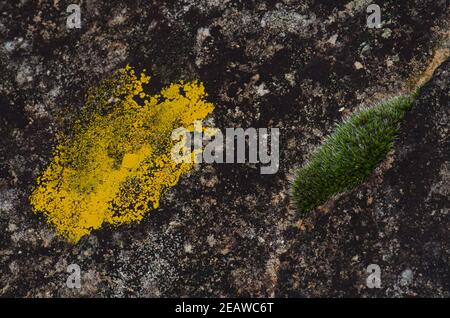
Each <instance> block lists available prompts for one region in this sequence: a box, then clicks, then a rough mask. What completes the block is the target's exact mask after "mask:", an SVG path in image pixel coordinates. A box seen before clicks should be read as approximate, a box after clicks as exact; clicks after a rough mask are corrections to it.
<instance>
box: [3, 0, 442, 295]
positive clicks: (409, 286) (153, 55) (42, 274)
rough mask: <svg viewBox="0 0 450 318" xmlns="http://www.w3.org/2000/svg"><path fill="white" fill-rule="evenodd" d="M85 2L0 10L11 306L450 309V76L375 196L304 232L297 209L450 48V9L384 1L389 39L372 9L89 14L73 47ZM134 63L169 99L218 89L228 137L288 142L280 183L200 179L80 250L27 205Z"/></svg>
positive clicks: (168, 9) (428, 2)
mask: <svg viewBox="0 0 450 318" xmlns="http://www.w3.org/2000/svg"><path fill="white" fill-rule="evenodd" d="M71 2H72V1H31V0H28V1H0V10H1V15H0V69H1V70H2V72H1V73H0V296H16V297H23V296H26V297H35V296H39V297H49V296H69V297H76V296H140V297H144V296H369V297H370V296H409V295H419V296H449V293H450V286H449V281H450V280H449V268H450V267H449V255H450V254H449V253H450V252H449V238H450V237H449V231H450V230H449V215H448V196H449V169H450V168H449V160H448V150H449V147H448V127H447V126H448V81H449V76H448V63H446V64H445V65H443V66H441V68H440V70H439V71H438V72H437V73H436V74H435V76H434V78H433V79H432V81H431V82H430V83H429V84H427V85H426V86H425V87H424V89H423V91H422V93H421V95H420V98H419V100H418V101H417V103H416V104H415V105H414V108H413V110H412V111H411V112H410V113H409V114H408V116H407V118H406V120H405V122H404V124H403V125H402V128H401V131H402V133H401V135H400V136H399V139H398V141H397V143H396V148H395V152H394V154H393V155H392V156H390V157H389V158H388V159H387V160H386V161H385V162H383V164H382V165H381V166H380V167H379V169H377V171H376V172H375V173H374V175H373V176H372V177H371V178H369V180H367V181H366V182H365V183H364V184H362V185H361V186H360V187H358V188H357V189H355V190H354V191H351V192H350V193H347V194H344V195H342V196H340V197H339V198H335V200H332V201H330V202H329V203H327V204H326V205H325V206H324V207H322V208H320V209H317V210H316V211H313V212H311V214H309V215H307V216H306V217H303V218H302V219H300V218H299V217H298V216H296V214H295V211H293V210H292V208H291V206H290V202H289V178H290V176H291V175H292V171H293V170H294V169H295V168H296V167H299V166H300V165H301V164H302V163H304V161H305V160H306V158H307V155H308V154H309V153H310V152H311V151H312V150H313V149H314V148H315V147H317V146H318V145H319V144H320V142H321V141H322V140H323V138H324V137H325V136H326V135H328V134H329V133H330V132H331V131H332V129H333V126H334V124H335V123H336V122H338V121H340V120H342V118H343V117H345V116H346V115H348V114H349V113H351V112H352V111H354V110H356V109H357V108H358V107H359V106H360V105H362V104H372V103H374V102H377V101H379V100H381V99H383V98H386V97H388V96H392V95H395V94H398V93H400V92H405V91H407V90H408V89H409V88H410V86H411V83H413V82H414V80H415V78H416V77H417V75H418V74H419V73H420V72H421V71H422V70H424V69H425V68H426V65H427V64H428V62H429V61H430V59H431V56H432V54H433V50H434V48H436V47H437V46H445V45H447V46H448V43H447V42H446V41H445V40H442V39H445V32H447V34H448V21H449V10H448V3H447V2H446V1H436V0H425V1H424V0H414V1H408V2H404V1H395V0H392V1H379V4H380V6H381V9H382V20H383V21H384V24H383V27H382V28H381V29H367V28H366V27H365V19H366V11H365V9H366V6H367V4H368V3H370V1H347V0H340V1H314V0H305V1H288V0H286V1H281V0H280V1H266V2H264V3H263V2H262V1H248V0H240V1H227V0H222V1H212V0H211V1H201V0H199V1H160V0H157V1H130V2H129V3H130V4H127V3H128V2H127V3H125V2H119V1H117V2H116V1H102V2H101V3H100V1H85V2H84V4H83V6H82V28H81V29H80V30H67V29H66V27H65V25H66V16H67V14H66V13H65V11H66V6H67V5H68V4H69V3H71ZM131 3H132V4H131ZM126 63H129V64H130V65H133V66H135V67H136V68H138V69H139V68H146V69H153V70H154V72H153V73H154V75H155V76H154V79H153V85H154V86H153V87H154V90H155V92H156V91H159V89H160V87H161V86H163V85H166V84H168V83H170V82H173V81H178V80H180V79H185V80H190V79H199V80H201V81H203V82H204V83H205V86H206V90H207V91H208V93H209V99H210V101H212V102H213V103H214V104H215V105H216V110H215V112H214V114H213V116H212V121H213V123H214V124H215V126H217V127H218V128H225V127H244V128H245V127H279V128H280V132H281V149H280V155H281V158H280V170H279V172H278V173H277V174H275V175H265V176H262V175H260V174H259V167H257V166H254V165H245V164H241V165H217V164H216V165H201V166H199V168H198V169H197V170H196V171H194V172H193V173H191V175H190V176H187V177H185V178H183V180H182V182H181V183H180V184H179V185H178V186H177V187H176V188H174V189H173V190H172V191H171V192H170V193H168V194H167V195H166V196H165V197H164V199H163V200H162V206H161V207H160V208H159V209H158V211H155V212H154V213H150V214H148V215H147V217H146V218H145V220H144V221H143V222H142V223H140V224H130V225H127V226H122V227H119V228H117V229H112V228H103V229H102V230H99V231H96V232H95V233H93V234H92V235H90V236H89V237H86V238H83V239H82V240H81V242H80V243H79V244H77V245H75V246H72V245H69V244H67V243H66V242H65V241H64V240H62V239H61V238H59V237H55V234H54V230H53V229H52V228H51V227H50V226H49V225H47V224H46V223H45V219H43V218H42V217H41V216H37V215H33V214H32V212H31V209H30V206H29V204H28V201H27V198H28V196H29V194H30V192H31V190H32V187H33V184H34V180H35V178H36V177H37V176H38V175H39V173H40V171H42V169H43V167H45V165H46V164H47V163H48V160H49V155H50V150H51V146H52V145H54V144H55V142H56V133H57V131H64V130H66V129H67V127H68V125H67V124H68V123H70V122H71V121H72V120H73V118H74V117H75V116H76V114H77V113H78V111H79V109H80V108H81V107H82V105H83V104H84V96H85V94H86V92H87V90H88V89H89V88H90V87H92V86H95V85H96V84H98V82H99V81H100V80H101V79H102V78H105V77H107V76H108V75H109V74H111V72H113V71H114V70H116V69H118V68H120V67H123V66H124V65H125V64H126ZM446 156H447V157H446ZM71 263H77V264H79V265H80V267H81V270H82V288H81V289H80V290H71V289H68V288H67V287H66V286H65V282H66V278H67V276H68V274H67V273H66V268H67V265H68V264H71ZM371 263H375V264H378V265H379V266H380V267H381V269H382V288H381V289H378V290H371V289H368V288H367V287H366V286H365V275H366V274H365V269H366V267H367V265H368V264H371Z"/></svg>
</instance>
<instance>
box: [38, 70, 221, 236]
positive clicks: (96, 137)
mask: <svg viewBox="0 0 450 318" xmlns="http://www.w3.org/2000/svg"><path fill="white" fill-rule="evenodd" d="M149 81H150V77H149V76H147V75H146V74H145V71H144V72H143V73H142V74H140V75H139V76H137V75H136V74H135V72H134V70H133V69H132V68H131V67H130V66H127V67H125V68H123V69H121V70H119V71H118V72H117V73H116V74H114V75H113V76H112V77H111V78H110V79H108V80H105V81H103V82H102V83H101V84H100V85H99V87H98V88H96V89H94V90H92V91H91V93H90V95H89V97H88V99H87V102H86V105H85V107H84V109H83V112H82V114H81V115H80V118H79V119H78V120H77V122H76V123H75V124H74V125H73V128H72V132H71V133H70V134H67V135H63V136H61V140H62V142H61V143H60V144H58V145H57V146H56V147H55V148H54V150H53V154H52V158H51V161H50V163H49V164H48V166H47V167H46V168H45V170H44V171H43V173H42V174H41V175H40V177H39V178H38V179H37V182H36V187H35V189H34V191H33V192H32V194H31V196H30V203H31V205H32V207H33V211H34V212H35V213H43V214H44V215H45V216H46V218H47V220H48V222H49V223H50V224H52V225H53V226H54V227H55V228H56V230H57V232H58V233H59V234H60V235H62V236H64V237H65V238H66V239H67V240H68V241H69V242H71V243H76V242H78V241H79V240H80V239H81V238H82V237H83V236H84V235H87V234H89V233H90V232H91V231H92V230H95V229H98V228H100V227H101V226H102V225H103V224H105V223H108V224H111V225H113V226H116V225H120V224H124V223H130V222H139V221H140V220H142V218H143V217H144V214H145V213H146V212H148V211H150V210H152V209H156V208H157V207H158V206H159V201H160V197H161V195H162V194H163V193H164V192H165V191H167V190H168V189H170V188H171V187H173V186H175V185H176V184H177V183H178V180H179V178H180V177H181V175H183V174H185V173H186V172H188V171H189V170H191V169H192V168H193V165H194V164H193V163H191V162H193V161H191V162H182V163H175V162H174V161H173V160H172V158H171V149H172V147H173V143H174V141H173V140H172V139H171V133H172V131H173V130H174V129H176V128H178V127H185V128H187V129H188V130H191V131H192V130H193V129H194V122H195V121H196V120H202V119H204V118H206V117H207V116H208V115H209V114H210V113H211V112H212V110H213V109H214V106H213V104H211V103H209V102H207V101H206V100H205V97H206V96H207V94H206V93H205V89H204V86H203V84H201V83H199V82H197V81H192V82H187V83H184V82H179V83H173V84H171V85H169V86H168V87H166V88H164V89H162V90H161V92H160V93H159V94H157V95H148V94H147V93H146V92H145V91H144V86H145V85H147V84H148V83H149Z"/></svg>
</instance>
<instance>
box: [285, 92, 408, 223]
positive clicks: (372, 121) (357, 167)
mask: <svg viewBox="0 0 450 318" xmlns="http://www.w3.org/2000/svg"><path fill="white" fill-rule="evenodd" d="M413 101H414V97H413V96H400V97H395V98H392V99H390V100H387V101H385V102H382V103H380V104H378V105H376V106H374V107H371V108H368V109H364V110H362V111H360V112H358V113H355V114H354V115H352V116H351V117H350V118H348V119H347V120H346V121H344V122H342V123H341V124H339V125H337V127H336V129H335V131H334V133H333V134H331V135H330V136H329V137H328V138H327V140H326V141H325V143H324V144H323V145H322V146H321V147H320V148H319V149H318V150H317V152H316V153H315V154H314V155H313V156H312V158H311V160H310V161H309V162H308V163H307V164H306V165H305V166H304V167H303V168H301V169H299V170H298V171H297V172H296V173H295V178H294V181H293V184H292V196H293V200H294V203H295V205H296V207H297V209H298V211H299V212H300V213H302V214H303V213H306V212H308V211H310V210H312V209H314V208H315V207H317V206H319V205H321V204H323V203H325V202H326V201H327V200H328V199H329V198H330V197H331V196H333V195H335V194H338V193H342V192H344V191H347V190H350V189H352V188H354V187H355V186H357V185H358V184H360V183H361V182H362V181H363V180H364V178H366V177H367V176H369V175H370V174H371V173H372V171H373V170H374V169H375V167H376V166H377V165H378V164H379V162H380V161H382V160H383V159H384V158H385V157H386V155H387V154H388V153H389V151H391V150H392V148H393V143H394V139H395V136H396V134H397V133H398V127H399V123H400V121H401V119H402V118H403V116H404V115H405V113H406V111H407V110H408V109H410V107H411V106H412V103H413Z"/></svg>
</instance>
